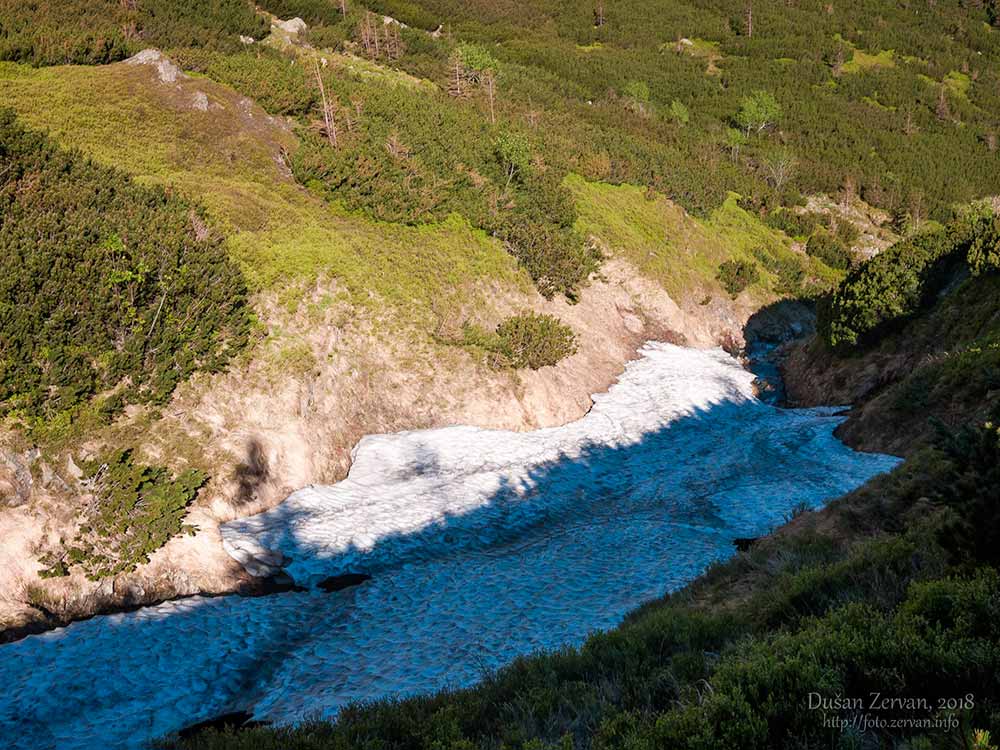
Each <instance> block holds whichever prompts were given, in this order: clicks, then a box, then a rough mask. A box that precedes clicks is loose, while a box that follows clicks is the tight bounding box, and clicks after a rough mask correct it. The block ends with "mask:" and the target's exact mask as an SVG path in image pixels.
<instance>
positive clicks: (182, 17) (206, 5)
mask: <svg viewBox="0 0 1000 750" xmlns="http://www.w3.org/2000/svg"><path fill="white" fill-rule="evenodd" d="M119 4H120V3H119ZM137 6H138V21H137V26H138V29H139V31H140V32H141V33H142V34H143V42H144V44H143V46H149V45H150V44H152V45H154V46H156V47H159V48H161V49H172V48H174V47H208V48H212V49H218V50H229V51H235V50H238V49H240V48H242V46H243V45H242V43H241V42H240V40H239V37H240V36H241V35H242V36H249V37H253V38H255V39H260V38H261V37H263V36H264V35H266V34H267V32H268V30H269V29H270V24H269V23H268V22H267V19H266V18H264V17H262V16H259V15H257V13H256V10H255V8H254V4H253V3H252V2H248V0H139V2H138V3H137Z"/></svg>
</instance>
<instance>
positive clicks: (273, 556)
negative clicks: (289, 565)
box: [222, 539, 287, 578]
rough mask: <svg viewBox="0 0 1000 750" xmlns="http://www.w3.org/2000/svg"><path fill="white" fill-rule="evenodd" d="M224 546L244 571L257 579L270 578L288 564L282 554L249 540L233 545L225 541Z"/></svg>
mask: <svg viewBox="0 0 1000 750" xmlns="http://www.w3.org/2000/svg"><path fill="white" fill-rule="evenodd" d="M222 546H223V547H224V548H225V550H226V552H228V553H229V555H230V557H232V558H233V559H234V560H236V562H238V563H239V564H240V565H242V566H243V569H244V570H245V571H246V572H247V573H249V574H250V575H252V576H254V577H256V578H268V577H270V576H273V575H275V574H276V573H278V572H279V571H280V570H281V568H282V567H283V566H284V565H285V563H286V562H287V560H286V558H285V556H284V555H283V554H282V553H281V552H277V551H275V550H269V549H266V548H265V547H262V546H261V545H259V544H257V543H256V542H254V541H251V540H249V539H244V540H240V542H239V543H238V544H231V543H230V542H228V541H226V540H223V542H222Z"/></svg>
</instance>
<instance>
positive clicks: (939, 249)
mask: <svg viewBox="0 0 1000 750" xmlns="http://www.w3.org/2000/svg"><path fill="white" fill-rule="evenodd" d="M997 236H998V235H997V220H996V218H995V217H994V216H993V215H992V214H991V213H988V212H987V211H985V210H983V209H976V210H973V211H971V212H969V213H968V214H967V215H966V216H964V217H962V218H960V219H958V220H956V221H955V222H953V223H952V224H950V225H949V226H948V227H947V228H945V229H939V230H932V231H929V232H925V233H923V234H920V235H918V236H916V237H914V238H912V239H909V240H904V241H902V242H899V243H897V244H896V245H893V246H892V247H891V248H889V249H888V250H886V251H885V252H883V253H880V254H879V255H877V256H875V257H874V258H873V259H871V260H870V261H868V262H867V263H864V264H862V265H861V266H859V267H858V268H856V269H854V270H853V271H851V273H849V274H848V276H847V278H846V279H844V281H843V283H842V284H841V285H840V287H839V288H838V289H837V290H836V291H835V292H834V294H833V297H832V299H831V300H830V301H829V303H828V304H827V305H825V306H824V307H823V308H821V315H820V319H819V332H820V335H821V336H822V338H823V339H824V340H825V341H826V343H827V344H828V345H830V346H832V347H835V348H839V349H841V350H845V349H849V348H851V347H857V346H868V345H871V344H872V343H874V342H876V341H878V340H879V338H880V337H881V336H882V335H884V334H885V332H887V331H889V330H892V329H893V328H894V327H897V326H898V324H899V323H901V322H903V321H905V320H906V319H907V318H908V317H909V316H911V315H913V314H914V313H916V312H918V311H920V310H922V309H924V308H925V307H927V306H928V305H929V304H930V303H931V302H933V301H934V300H935V299H936V296H937V294H938V293H939V292H940V291H941V290H942V288H943V287H944V286H945V285H946V284H948V283H949V281H950V280H951V279H952V278H954V276H955V273H956V269H958V268H960V267H962V266H964V265H969V266H970V267H971V268H972V269H973V270H974V271H976V272H984V271H990V270H993V269H995V268H996V266H995V265H994V264H995V262H996V261H995V260H991V258H992V259H995V258H996V257H997V251H996V246H997Z"/></svg>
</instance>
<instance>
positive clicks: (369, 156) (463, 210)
mask: <svg viewBox="0 0 1000 750" xmlns="http://www.w3.org/2000/svg"><path fill="white" fill-rule="evenodd" d="M328 90H330V91H331V92H334V93H332V94H331V96H336V97H338V111H339V112H341V113H342V114H341V115H340V116H341V117H353V118H354V120H353V121H352V122H353V124H352V129H351V130H350V131H348V130H347V129H346V127H342V128H341V134H340V141H339V145H338V147H337V148H333V147H331V145H330V143H329V142H328V141H327V139H326V138H323V137H320V136H317V135H315V134H310V133H304V134H303V142H302V146H301V147H300V148H299V150H298V151H297V152H296V154H295V155H294V157H293V161H292V168H293V170H294V172H295V175H296V177H297V178H298V179H299V180H300V181H301V182H303V183H304V184H307V185H312V186H315V187H317V188H319V189H320V190H321V191H322V192H324V193H325V194H326V195H327V196H328V197H329V198H330V199H333V200H338V201H342V202H343V203H344V204H345V205H346V206H348V207H349V208H352V209H359V210H363V211H366V212H367V213H369V214H371V215H372V216H374V217H375V218H377V219H380V220H383V221H393V222H404V223H410V224H416V223H422V222H432V221H441V220H444V219H445V218H447V216H448V215H449V214H452V213H458V214H461V215H462V216H464V217H466V218H467V219H468V220H469V221H470V222H471V223H472V224H473V225H474V226H477V227H481V228H483V229H485V230H487V231H489V232H491V233H492V234H494V235H495V236H497V237H498V238H500V239H501V240H503V241H504V243H505V244H506V245H507V247H508V249H509V250H510V252H511V253H512V254H513V255H514V256H515V257H517V258H518V260H519V261H521V263H522V264H523V265H524V267H525V269H526V270H527V271H528V272H529V273H530V274H531V277H532V278H533V279H534V281H535V283H536V285H537V286H538V289H539V291H541V292H542V294H544V295H546V296H548V297H551V296H552V295H554V294H565V295H567V296H568V297H570V298H574V297H575V295H576V293H577V291H578V290H579V288H580V287H581V285H582V284H583V283H585V282H586V280H587V277H588V276H589V275H590V274H591V273H592V272H593V271H594V270H596V268H597V263H598V260H599V258H598V256H597V254H596V252H595V251H594V250H593V249H592V248H591V247H590V246H589V245H588V244H587V243H585V242H584V239H583V238H582V237H580V236H579V235H578V234H577V233H576V232H575V231H574V229H573V223H574V221H575V219H576V211H575V208H574V206H573V202H572V198H571V196H570V194H569V192H568V191H567V190H566V189H565V188H564V187H563V186H562V184H561V182H562V177H563V175H564V174H565V173H564V172H560V171H557V170H556V169H554V168H552V167H546V166H544V165H541V164H539V165H536V163H535V162H534V158H535V157H536V156H538V155H539V151H538V149H537V146H536V144H534V143H532V141H531V140H530V139H529V138H528V137H527V136H526V135H525V134H524V133H522V132H519V131H516V130H510V129H504V130H500V131H498V132H497V131H494V128H493V127H492V126H491V125H490V124H489V123H488V122H487V121H486V120H484V119H483V118H482V117H480V116H478V114H477V113H476V111H475V110H473V109H472V108H471V107H469V106H468V105H458V106H456V103H455V102H453V101H452V100H450V99H449V98H448V97H446V96H444V95H443V94H435V93H432V92H429V91H426V90H424V91H413V90H410V89H408V88H405V87H403V86H383V87H378V88H373V87H366V86H363V85H358V84H352V83H351V82H345V81H344V80H342V79H330V81H329V83H328ZM357 112H360V113H361V114H360V115H358V114H357ZM351 113H354V114H351Z"/></svg>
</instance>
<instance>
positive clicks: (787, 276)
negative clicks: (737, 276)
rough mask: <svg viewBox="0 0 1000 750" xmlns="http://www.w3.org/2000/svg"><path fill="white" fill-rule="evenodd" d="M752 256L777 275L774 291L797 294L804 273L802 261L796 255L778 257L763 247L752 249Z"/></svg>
mask: <svg viewBox="0 0 1000 750" xmlns="http://www.w3.org/2000/svg"><path fill="white" fill-rule="evenodd" d="M754 257H755V258H757V260H758V261H759V262H760V264H761V265H762V266H764V268H766V269H767V270H768V271H770V272H771V273H773V274H774V275H775V276H777V277H778V280H777V283H776V284H775V285H774V291H775V292H777V293H778V294H797V293H798V292H799V291H800V290H801V288H802V282H803V280H804V279H805V275H806V274H805V269H804V268H802V262H801V261H800V260H799V259H798V258H797V257H794V256H789V257H779V256H778V255H775V254H773V253H771V252H768V250H767V249H766V248H763V247H760V248H757V249H755V250H754Z"/></svg>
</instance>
